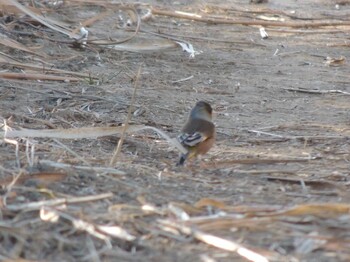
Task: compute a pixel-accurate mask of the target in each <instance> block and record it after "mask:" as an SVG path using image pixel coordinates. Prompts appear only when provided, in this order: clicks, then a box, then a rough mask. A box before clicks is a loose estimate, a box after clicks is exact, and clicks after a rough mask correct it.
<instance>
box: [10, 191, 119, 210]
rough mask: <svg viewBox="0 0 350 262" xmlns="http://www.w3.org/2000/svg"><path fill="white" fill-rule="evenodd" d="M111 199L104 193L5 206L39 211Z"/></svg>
mask: <svg viewBox="0 0 350 262" xmlns="http://www.w3.org/2000/svg"><path fill="white" fill-rule="evenodd" d="M111 197H113V194H112V193H104V194H100V195H95V196H84V197H67V198H57V199H53V200H43V201H38V202H30V203H24V204H11V205H6V209H8V210H12V211H23V210H26V211H29V210H39V209H41V208H42V207H43V206H58V205H63V204H76V203H84V202H91V201H98V200H102V199H106V198H111Z"/></svg>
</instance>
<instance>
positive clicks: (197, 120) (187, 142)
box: [177, 101, 216, 166]
mask: <svg viewBox="0 0 350 262" xmlns="http://www.w3.org/2000/svg"><path fill="white" fill-rule="evenodd" d="M212 112H213V109H212V108H211V106H210V105H209V104H208V103H207V102H204V101H199V102H197V104H196V105H195V106H194V108H193V109H192V110H191V113H190V115H189V117H188V120H187V123H186V124H185V126H184V127H183V128H182V131H181V134H180V135H179V136H178V140H179V142H180V143H181V144H182V145H183V146H184V147H185V148H186V149H187V150H188V153H187V154H182V155H181V157H180V160H179V162H178V163H177V165H178V166H179V165H183V164H184V163H185V161H186V159H190V158H193V157H196V156H197V155H204V154H205V153H207V152H208V151H209V149H210V148H211V147H212V146H213V145H214V142H215V137H216V133H215V126H214V124H213V122H212Z"/></svg>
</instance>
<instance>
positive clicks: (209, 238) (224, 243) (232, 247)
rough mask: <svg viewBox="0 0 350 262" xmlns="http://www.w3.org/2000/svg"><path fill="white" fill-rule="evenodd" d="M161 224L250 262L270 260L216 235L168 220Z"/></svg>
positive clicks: (162, 221) (266, 261) (161, 221)
mask: <svg viewBox="0 0 350 262" xmlns="http://www.w3.org/2000/svg"><path fill="white" fill-rule="evenodd" d="M159 222H160V223H161V224H163V225H165V226H170V227H173V228H176V229H178V230H180V231H181V232H182V233H184V234H186V235H192V236H193V237H194V238H196V239H197V240H199V241H202V242H204V243H206V244H208V245H211V246H214V247H217V248H220V249H222V250H226V251H230V252H236V253H237V254H238V255H240V256H242V257H244V258H246V259H248V260H249V261H254V262H268V259H267V258H266V257H264V256H262V255H260V254H258V253H256V252H254V251H252V250H250V249H248V248H246V247H244V246H242V245H240V244H237V243H235V242H233V241H231V240H227V239H224V238H220V237H217V236H214V235H210V234H207V233H204V232H202V231H199V230H195V229H193V228H191V227H189V226H185V225H183V224H180V223H176V222H172V221H167V220H160V221H159Z"/></svg>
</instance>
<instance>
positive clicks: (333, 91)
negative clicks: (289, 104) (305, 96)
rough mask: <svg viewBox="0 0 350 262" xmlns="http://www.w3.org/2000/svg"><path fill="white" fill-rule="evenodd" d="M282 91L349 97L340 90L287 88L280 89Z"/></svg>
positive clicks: (347, 93)
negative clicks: (335, 94)
mask: <svg viewBox="0 0 350 262" xmlns="http://www.w3.org/2000/svg"><path fill="white" fill-rule="evenodd" d="M282 89H284V90H288V91H296V92H301V93H309V94H334V93H338V94H343V95H348V96H349V95H350V93H349V92H345V91H342V90H309V89H303V88H289V87H282Z"/></svg>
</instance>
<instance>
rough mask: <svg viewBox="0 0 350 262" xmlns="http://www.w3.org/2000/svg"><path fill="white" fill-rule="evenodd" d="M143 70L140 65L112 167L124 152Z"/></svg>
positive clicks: (111, 161) (112, 159) (111, 162)
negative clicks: (121, 152) (123, 147)
mask: <svg viewBox="0 0 350 262" xmlns="http://www.w3.org/2000/svg"><path fill="white" fill-rule="evenodd" d="M141 69H142V66H141V65H140V66H139V69H138V71H137V75H136V79H135V83H134V92H133V93H132V97H131V102H130V106H129V110H128V115H127V117H126V120H125V124H124V129H123V132H122V134H121V137H120V139H119V141H118V145H117V147H116V148H115V150H114V153H113V156H112V158H111V160H110V162H109V165H110V166H113V165H114V164H115V163H116V162H117V159H118V155H119V153H120V151H121V150H122V145H123V142H124V138H125V134H126V130H127V129H128V127H129V121H130V118H131V115H132V114H131V111H132V109H133V104H134V103H135V96H136V90H137V88H138V84H139V80H140V75H141Z"/></svg>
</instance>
